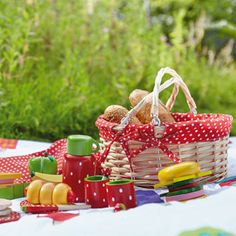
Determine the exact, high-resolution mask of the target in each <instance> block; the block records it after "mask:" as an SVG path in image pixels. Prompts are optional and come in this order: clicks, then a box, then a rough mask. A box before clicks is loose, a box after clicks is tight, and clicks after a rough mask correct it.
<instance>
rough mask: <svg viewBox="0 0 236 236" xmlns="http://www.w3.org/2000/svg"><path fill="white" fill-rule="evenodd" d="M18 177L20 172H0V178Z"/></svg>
mask: <svg viewBox="0 0 236 236" xmlns="http://www.w3.org/2000/svg"><path fill="white" fill-rule="evenodd" d="M18 178H21V173H0V180H3V179H18Z"/></svg>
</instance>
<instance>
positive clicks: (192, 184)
mask: <svg viewBox="0 0 236 236" xmlns="http://www.w3.org/2000/svg"><path fill="white" fill-rule="evenodd" d="M198 185H201V183H200V181H196V182H193V183H191V184H186V185H183V186H180V187H175V188H174V187H170V186H168V189H169V192H175V191H179V190H183V189H187V188H192V187H196V186H198Z"/></svg>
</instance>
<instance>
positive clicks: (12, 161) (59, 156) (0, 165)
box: [0, 139, 66, 183]
mask: <svg viewBox="0 0 236 236" xmlns="http://www.w3.org/2000/svg"><path fill="white" fill-rule="evenodd" d="M65 152H66V139H61V140H58V141H56V142H54V143H53V144H52V145H51V146H50V147H49V148H48V149H46V150H44V151H40V152H35V153H32V154H28V155H22V156H14V157H6V158H0V172H5V173H6V172H10V173H13V172H20V173H22V178H20V179H17V180H16V183H23V182H29V181H31V177H30V173H29V170H28V162H29V160H30V159H31V158H34V157H39V156H43V155H44V154H45V153H48V155H52V156H54V157H55V158H56V160H57V163H58V171H59V173H60V172H61V169H62V162H63V155H64V153H65Z"/></svg>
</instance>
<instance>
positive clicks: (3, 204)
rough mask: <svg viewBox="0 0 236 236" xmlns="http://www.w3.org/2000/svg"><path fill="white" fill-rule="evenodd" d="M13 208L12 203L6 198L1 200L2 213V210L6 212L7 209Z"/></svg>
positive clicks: (0, 208)
mask: <svg viewBox="0 0 236 236" xmlns="http://www.w3.org/2000/svg"><path fill="white" fill-rule="evenodd" d="M10 206H11V201H10V200H7V199H4V198H0V211H1V210H5V209H6V208H8V207H10Z"/></svg>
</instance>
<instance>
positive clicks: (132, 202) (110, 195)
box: [106, 179, 136, 209]
mask: <svg viewBox="0 0 236 236" xmlns="http://www.w3.org/2000/svg"><path fill="white" fill-rule="evenodd" d="M106 191H107V200H108V206H109V207H115V206H116V204H117V203H123V204H124V205H125V206H126V209H129V208H133V207H135V206H136V197H135V190H134V182H133V181H132V180H129V179H123V180H116V181H111V182H109V183H107V184H106Z"/></svg>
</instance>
